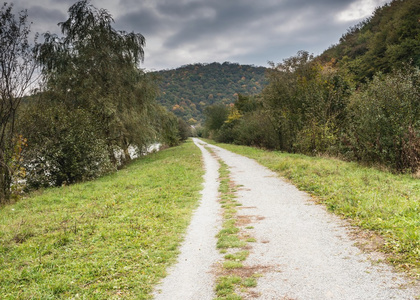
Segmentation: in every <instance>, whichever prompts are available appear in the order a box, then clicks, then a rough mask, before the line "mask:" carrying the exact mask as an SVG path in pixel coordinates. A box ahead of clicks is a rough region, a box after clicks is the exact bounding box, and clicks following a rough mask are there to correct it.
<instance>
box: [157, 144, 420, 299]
mask: <svg viewBox="0 0 420 300" xmlns="http://www.w3.org/2000/svg"><path fill="white" fill-rule="evenodd" d="M194 142H195V143H196V144H197V145H198V146H199V147H200V149H201V150H202V151H203V157H204V161H205V166H206V168H207V171H209V170H211V171H212V172H214V170H213V168H214V166H215V164H217V161H216V158H214V157H211V156H210V155H209V154H208V152H207V151H206V150H205V149H203V148H202V146H201V145H200V144H205V143H204V142H202V141H199V140H197V139H195V140H194ZM208 146H209V147H211V148H212V149H213V151H214V152H215V153H216V154H217V156H218V157H219V158H221V159H222V160H223V161H224V162H225V163H226V164H227V165H228V166H229V169H230V172H231V177H232V179H233V181H234V182H235V184H236V185H238V186H240V188H239V191H238V192H237V196H238V198H237V200H238V202H239V203H242V205H243V206H242V207H241V208H240V209H239V210H238V217H239V218H240V219H242V220H247V222H244V226H243V228H242V229H243V230H246V231H247V233H249V234H250V235H251V236H253V237H254V238H255V239H256V242H255V243H250V244H249V245H250V246H251V249H250V255H249V257H248V258H247V260H246V261H245V265H246V266H247V267H249V268H253V269H255V270H256V271H257V273H260V274H262V276H261V277H259V278H258V284H257V287H255V288H252V289H251V293H247V294H244V298H245V299H280V300H281V299H284V300H292V299H296V300H310V299H314V300H315V299H316V300H320V299H340V300H342V299H352V300H353V299H354V300H355V299H363V300H365V299H375V300H379V299H384V300H385V299H386V300H388V299H416V295H420V293H419V290H418V287H412V286H410V285H409V284H408V283H407V282H406V281H405V280H404V279H403V278H402V277H401V276H400V275H397V274H395V273H393V271H392V269H391V268H390V267H389V266H387V265H384V264H381V263H378V262H375V261H373V260H372V257H370V256H369V255H367V254H365V253H362V251H361V250H359V249H358V248H357V247H355V246H354V240H352V238H351V237H350V235H349V232H348V230H347V227H346V224H345V223H344V222H343V221H342V220H340V219H338V218H337V217H335V216H333V215H331V214H329V213H328V212H326V211H325V209H324V208H323V207H322V206H321V205H316V204H314V203H313V202H312V201H311V200H310V197H309V196H308V195H307V194H305V193H303V192H300V191H299V190H297V189H296V188H295V187H294V186H293V185H291V184H289V183H287V182H285V181H283V180H282V179H280V178H279V177H277V175H276V174H275V173H273V172H271V171H270V170H268V169H266V168H265V167H262V166H261V165H259V164H258V163H256V162H255V161H254V160H251V159H248V158H246V157H243V156H240V155H237V154H234V153H232V152H229V151H227V150H224V149H222V148H219V147H216V146H213V145H208ZM210 161H211V162H212V163H211V165H212V166H211V167H210V163H209V162H210ZM216 169H217V166H216ZM214 176H216V175H215V174H213V175H212V177H211V181H212V182H213V183H212V184H211V185H212V186H213V190H212V195H211V196H210V195H207V194H206V192H205V191H204V197H203V202H202V206H203V205H206V204H205V201H204V199H205V198H207V200H206V201H208V202H209V203H211V204H210V205H209V204H207V205H209V206H211V207H212V208H211V210H208V209H207V208H205V209H204V210H205V211H204V212H203V211H202V210H201V208H202V207H200V208H199V210H198V211H197V213H196V215H195V216H196V217H197V218H199V219H200V220H201V221H198V222H197V223H198V226H199V227H198V230H199V231H200V232H197V233H196V237H194V236H192V239H191V240H190V239H189V235H188V236H187V240H186V244H184V246H183V248H182V249H181V251H182V254H181V256H180V259H179V261H180V263H179V264H178V265H177V266H176V268H175V272H174V273H171V275H173V274H176V275H173V276H175V277H177V279H178V280H177V281H175V282H174V283H173V284H172V287H171V285H170V284H169V286H168V285H167V286H168V288H170V290H168V292H165V293H166V295H168V296H167V298H165V297H164V298H160V297H157V299H213V298H214V295H213V294H212V293H211V291H210V289H212V288H213V287H214V283H213V282H214V281H211V280H212V279H213V280H214V278H212V275H211V272H210V271H211V265H212V264H213V266H214V265H215V264H216V263H217V262H218V261H220V260H221V257H220V256H218V254H217V253H215V249H216V248H215V243H216V241H215V240H214V235H215V234H216V233H217V231H218V230H217V229H216V228H217V227H218V226H220V225H216V224H220V216H218V215H217V211H218V208H217V205H218V204H216V205H215V200H214V199H213V200H212V199H210V198H209V197H216V195H217V193H215V192H214V188H216V187H214V178H215V177H214ZM206 180H207V178H206ZM216 189H217V188H216ZM210 216H211V218H215V220H213V222H212V221H211V220H208V221H206V222H208V224H211V225H206V226H205V228H203V227H202V226H203V225H202V224H201V223H202V219H204V218H209V217H210ZM194 220H195V219H194ZM194 220H193V222H194ZM195 226H197V225H196V224H195V223H191V226H190V232H191V231H194V228H195ZM245 226H247V227H248V228H249V226H253V229H245ZM200 233H201V234H200ZM205 236H209V237H210V238H211V239H210V240H211V241H209V242H206V247H209V249H207V250H206V252H205V253H204V251H200V250H198V251H197V250H195V251H194V250H193V251H194V252H193V253H191V252H187V253H189V254H188V259H189V260H191V259H194V260H197V261H198V262H199V261H201V260H203V259H204V258H198V257H194V255H200V254H204V256H206V258H205V259H206V260H207V259H212V260H213V262H211V261H206V264H205V266H203V265H201V263H192V264H190V265H189V266H186V267H183V265H185V263H184V258H183V253H184V251H191V250H190V248H197V244H201V239H204V238H205ZM210 244H212V245H213V248H214V249H210V248H211V245H210ZM207 252H208V253H211V254H207ZM184 268H185V269H184ZM195 268H197V269H195ZM199 274H201V275H199ZM173 276H172V277H173ZM179 276H183V277H182V278H178V277H179ZM169 277H171V276H169ZM169 277H167V279H168V280H169V281H171V280H170V279H169ZM184 277H189V278H191V277H193V280H192V281H188V282H184V279H183V278H184ZM203 280H204V281H205V282H204V281H203ZM185 281H186V279H185ZM201 289H205V290H206V292H205V293H204V292H203V294H201V295H202V296H197V297H195V296H193V295H194V294H193V293H195V295H198V294H197V293H198V292H199V290H201ZM162 290H164V289H162ZM192 290H194V291H192ZM175 292H177V293H178V294H176V296H174V295H175V294H174V293H175ZM161 295H164V293H163V292H162V294H161ZM168 297H169V298H168Z"/></svg>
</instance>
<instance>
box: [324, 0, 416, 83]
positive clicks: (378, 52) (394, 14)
mask: <svg viewBox="0 0 420 300" xmlns="http://www.w3.org/2000/svg"><path fill="white" fill-rule="evenodd" d="M419 16H420V1H418V0H394V1H392V2H391V3H389V4H386V5H384V6H382V7H379V8H377V9H376V10H375V12H374V13H373V15H372V16H371V17H370V18H368V19H366V20H365V21H363V22H361V23H359V24H357V25H356V26H353V27H351V28H350V29H349V30H348V31H347V33H346V34H344V35H343V36H342V37H341V39H340V42H339V43H338V44H337V45H334V46H332V47H330V48H329V49H327V50H326V51H325V52H324V53H323V54H322V55H321V59H322V60H323V61H324V62H328V61H333V62H335V63H338V66H340V67H344V68H346V69H348V70H349V71H350V73H351V74H353V75H354V78H355V79H356V81H357V82H364V81H366V80H367V79H370V78H372V76H373V75H374V74H375V73H376V72H378V71H381V72H384V73H388V72H390V71H391V70H392V69H393V68H401V67H403V64H405V63H411V64H413V65H415V66H417V67H420V18H419Z"/></svg>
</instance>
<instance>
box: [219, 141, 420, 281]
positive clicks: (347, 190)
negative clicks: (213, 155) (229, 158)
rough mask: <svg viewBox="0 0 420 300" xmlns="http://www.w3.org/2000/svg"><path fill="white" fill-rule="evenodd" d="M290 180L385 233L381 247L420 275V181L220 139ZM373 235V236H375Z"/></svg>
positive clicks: (368, 227)
mask: <svg viewBox="0 0 420 300" xmlns="http://www.w3.org/2000/svg"><path fill="white" fill-rule="evenodd" d="M217 146H220V147H223V148H225V149H228V150H230V151H233V152H235V153H238V154H241V155H245V156H247V157H249V158H252V159H255V160H256V161H258V162H259V163H260V164H262V165H264V166H266V167H268V168H269V169H271V170H273V171H275V172H277V173H278V174H279V175H280V176H282V177H285V178H287V179H289V180H290V181H291V182H292V183H293V184H295V185H296V186H297V187H298V188H299V189H300V190H303V191H306V192H308V193H309V194H311V195H312V196H314V199H315V200H316V201H319V202H320V203H323V204H325V206H326V207H327V208H328V210H330V211H332V212H334V213H335V214H338V215H340V216H342V217H343V218H345V219H349V220H350V221H351V223H352V224H353V225H356V226H359V227H360V228H362V229H365V230H367V233H371V234H377V235H379V236H380V240H379V242H378V240H377V239H375V243H376V248H377V250H380V251H382V252H384V253H386V254H387V255H386V257H387V260H388V261H389V262H391V263H392V264H393V265H394V266H396V267H397V268H399V269H400V270H403V271H405V272H407V273H408V274H410V275H411V276H413V277H415V278H417V279H420V230H419V229H420V181H419V179H418V178H415V177H413V176H411V175H397V174H392V173H390V172H387V171H381V170H379V169H375V168H370V167H364V166H361V165H359V164H357V163H352V162H344V161H341V160H338V159H334V158H326V157H310V156H306V155H301V154H288V153H284V152H278V151H266V150H262V149H257V148H252V147H246V146H238V145H229V144H217ZM370 237H371V238H374V236H373V235H371V236H370Z"/></svg>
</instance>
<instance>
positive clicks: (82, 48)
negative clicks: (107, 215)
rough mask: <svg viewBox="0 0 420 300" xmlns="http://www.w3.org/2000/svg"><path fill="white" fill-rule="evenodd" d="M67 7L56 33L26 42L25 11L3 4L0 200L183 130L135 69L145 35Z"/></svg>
mask: <svg viewBox="0 0 420 300" xmlns="http://www.w3.org/2000/svg"><path fill="white" fill-rule="evenodd" d="M68 13H69V16H68V19H67V20H65V21H63V22H61V23H59V24H58V25H59V27H60V29H61V35H60V36H58V35H55V34H51V33H45V34H43V35H42V38H43V41H42V43H40V42H37V41H36V42H35V45H31V44H30V42H29V41H28V37H29V33H30V27H29V24H28V21H27V12H26V11H21V12H19V14H18V16H15V15H14V13H13V5H8V4H7V3H5V4H4V5H3V6H2V8H1V11H0V23H1V24H0V28H1V31H0V39H1V43H0V56H1V57H0V59H1V62H0V72H1V82H0V97H1V99H0V100H1V106H0V129H1V136H0V204H4V203H7V202H9V201H10V200H11V199H13V197H15V196H17V195H18V194H19V193H20V192H21V190H22V188H23V187H25V188H39V187H46V186H61V185H63V184H70V183H74V182H79V181H83V180H88V179H92V178H95V177H97V176H100V175H102V174H104V173H107V172H110V171H112V170H115V169H116V168H118V167H121V166H123V165H124V164H126V163H127V162H129V161H130V159H131V156H132V154H130V151H129V150H130V149H131V150H132V151H135V152H137V154H142V153H144V152H145V151H146V150H147V148H148V147H149V146H150V144H152V143H157V142H160V143H163V144H166V145H168V146H174V145H177V144H178V143H179V142H180V141H182V140H185V139H186V138H187V137H188V135H189V133H188V130H189V127H188V125H187V124H186V123H185V122H184V121H182V120H181V119H179V118H177V117H176V116H175V115H174V114H173V113H171V112H168V111H167V110H166V109H164V108H163V107H162V106H160V105H159V104H158V103H157V102H156V95H157V93H158V88H157V84H156V81H155V79H154V78H153V76H151V75H149V74H146V73H145V72H144V71H142V70H141V69H140V68H139V63H140V62H142V60H143V58H144V50H143V48H144V45H145V38H144V37H143V36H142V35H141V34H139V33H134V32H124V31H119V30H116V29H115V28H114V27H113V22H114V20H113V18H112V15H111V14H110V13H109V12H108V11H106V10H104V9H98V8H96V7H94V6H93V5H91V4H90V2H89V1H88V0H82V1H78V2H76V3H75V4H74V5H72V6H71V7H70V8H69V10H68ZM38 38H39V37H38ZM35 75H36V76H37V77H38V78H37V79H38V80H36V81H34V76H35Z"/></svg>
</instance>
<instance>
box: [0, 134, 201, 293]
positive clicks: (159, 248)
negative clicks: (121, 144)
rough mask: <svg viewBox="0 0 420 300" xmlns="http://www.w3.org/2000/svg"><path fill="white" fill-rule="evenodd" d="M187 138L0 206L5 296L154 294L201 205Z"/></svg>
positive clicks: (196, 159)
mask: <svg viewBox="0 0 420 300" xmlns="http://www.w3.org/2000/svg"><path fill="white" fill-rule="evenodd" d="M202 174H203V170H202V168H201V153H200V151H199V149H198V148H197V147H195V146H194V144H193V143H192V142H191V141H189V142H187V143H186V144H183V145H182V146H180V147H176V148H170V149H167V150H164V151H161V152H159V153H156V154H151V155H149V156H147V157H143V158H141V159H138V160H136V161H135V162H133V163H132V164H131V165H130V166H128V167H127V168H125V169H123V170H120V171H118V172H117V173H115V174H112V175H109V176H105V177H103V178H101V179H98V180H95V181H91V182H87V183H83V184H76V185H72V186H67V187H62V188H56V189H48V190H45V191H43V192H37V193H34V194H32V195H31V196H29V197H27V198H25V199H22V200H20V201H19V202H18V203H16V204H14V205H8V206H5V207H2V208H0V298H1V299H60V298H66V299H68V298H73V299H78V298H80V299H120V298H122V299H124V298H130V299H133V298H134V299H149V298H151V297H150V292H151V291H152V287H153V285H154V284H155V283H156V282H157V281H158V280H159V279H160V278H161V277H162V276H164V274H165V269H166V267H167V266H168V265H169V264H171V263H173V262H174V260H175V256H176V254H177V246H178V245H179V243H180V241H181V239H182V233H184V232H185V229H186V227H187V225H188V223H189V220H190V217H191V213H192V210H193V209H194V208H195V207H196V206H197V200H198V199H199V191H200V190H201V188H202V186H201V182H202Z"/></svg>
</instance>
